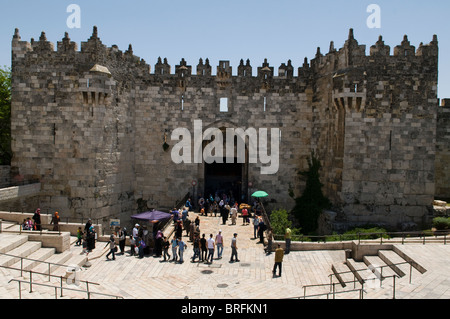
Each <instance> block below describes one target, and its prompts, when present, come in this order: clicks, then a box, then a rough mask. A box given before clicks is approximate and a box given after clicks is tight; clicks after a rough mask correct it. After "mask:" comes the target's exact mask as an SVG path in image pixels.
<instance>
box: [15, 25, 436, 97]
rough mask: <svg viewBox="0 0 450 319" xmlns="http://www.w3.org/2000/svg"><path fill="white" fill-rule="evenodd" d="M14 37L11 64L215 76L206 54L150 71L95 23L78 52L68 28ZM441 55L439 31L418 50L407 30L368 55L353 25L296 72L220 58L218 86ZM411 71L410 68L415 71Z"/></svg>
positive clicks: (269, 84) (422, 61)
mask: <svg viewBox="0 0 450 319" xmlns="http://www.w3.org/2000/svg"><path fill="white" fill-rule="evenodd" d="M12 42H13V43H12V53H13V54H12V59H13V66H14V65H16V64H17V63H18V62H19V61H24V60H27V59H28V60H29V61H33V62H36V61H49V59H52V61H49V62H52V63H54V64H55V67H56V65H57V64H58V63H59V62H64V63H72V64H74V65H75V64H77V65H80V66H81V65H82V66H83V67H84V68H85V71H89V70H90V69H91V68H92V67H93V66H94V65H95V64H99V65H103V66H106V67H107V68H109V69H110V72H111V74H112V76H113V77H115V78H117V79H121V78H125V79H126V78H127V76H126V73H132V72H133V74H132V77H136V76H140V77H142V78H150V77H151V75H155V76H157V77H161V76H164V77H170V76H172V77H176V78H180V77H181V78H189V77H192V76H194V77H195V76H199V77H201V76H207V77H210V76H212V67H211V65H210V64H209V60H208V59H206V61H205V63H204V62H203V60H202V59H200V60H199V63H198V64H197V66H196V70H195V73H193V68H192V67H191V66H188V65H187V62H186V61H185V60H184V59H182V60H181V61H180V64H179V65H177V66H176V67H175V73H174V74H172V73H171V72H172V71H171V68H170V65H169V63H168V61H167V59H166V58H165V59H164V60H162V59H161V57H159V58H158V60H157V63H156V64H155V67H154V72H153V73H151V67H150V66H149V65H148V64H147V63H146V62H145V61H144V60H143V59H141V58H139V57H138V56H135V55H134V52H133V49H132V46H131V44H130V46H129V48H128V50H126V51H125V52H122V51H120V50H119V49H118V47H117V46H116V45H113V46H112V47H107V46H106V45H104V44H103V43H102V41H101V39H100V37H99V35H98V30H97V27H94V28H93V32H92V35H91V37H90V38H89V39H88V40H87V41H85V42H82V43H81V49H80V51H78V45H77V44H76V43H75V42H73V41H71V40H70V38H69V35H68V33H65V34H64V38H63V39H62V40H61V41H58V42H57V45H56V51H55V45H54V44H53V43H51V42H50V41H48V40H47V37H46V35H45V32H42V33H41V35H40V37H39V41H34V40H33V39H32V40H31V42H26V41H21V38H20V35H19V30H17V29H16V31H15V34H14V36H13V41H12ZM437 56H438V42H437V36H434V37H433V41H432V42H431V43H430V44H428V45H424V44H423V43H421V44H420V46H419V47H418V49H417V50H416V48H415V47H414V46H413V45H411V43H410V42H409V40H408V37H407V36H406V35H405V37H404V39H403V41H402V42H401V44H400V45H397V46H395V47H394V50H393V54H392V55H391V48H390V46H388V45H385V43H384V41H383V39H382V37H381V36H380V38H379V39H378V41H377V42H376V43H375V44H374V45H372V46H371V47H370V53H369V55H366V46H365V45H360V44H359V43H358V41H357V40H356V39H355V37H354V32H353V29H350V31H349V36H348V39H347V40H346V41H345V44H344V46H343V47H342V48H341V49H339V50H337V49H336V48H335V45H334V42H333V41H332V42H331V43H330V49H329V52H328V53H327V54H323V53H322V52H321V49H320V48H318V49H317V52H316V54H315V56H314V58H313V59H312V60H311V61H309V62H308V59H307V58H305V62H304V64H303V65H302V66H300V67H299V68H298V70H297V74H296V75H295V74H294V66H293V65H292V62H291V60H289V61H288V62H287V63H282V64H281V65H280V66H279V67H278V72H277V74H275V68H274V67H273V66H270V65H269V63H268V62H267V59H265V60H264V62H263V63H262V66H260V67H258V68H257V73H256V75H255V76H254V75H253V74H252V66H251V65H250V61H249V60H246V63H245V64H244V60H241V61H240V64H239V66H238V67H237V75H233V74H232V66H231V65H230V63H229V61H220V62H219V65H218V66H217V72H216V75H215V77H216V83H217V84H218V85H219V86H220V87H226V86H227V85H230V84H231V82H232V79H233V78H235V77H238V78H240V77H242V78H253V79H254V81H255V85H256V86H258V87H261V88H264V89H270V88H275V87H277V85H276V84H275V83H274V82H273V81H281V80H286V79H294V80H300V81H305V80H307V79H310V78H311V76H316V77H317V76H323V75H325V74H327V73H329V74H331V73H334V74H335V73H337V72H342V70H347V69H350V68H354V67H356V68H361V67H362V68H367V69H370V68H373V67H374V66H376V67H379V68H385V67H389V66H390V65H394V66H395V64H396V63H405V62H407V61H414V63H419V64H418V65H414V67H416V68H421V66H422V65H427V67H428V68H429V67H432V66H434V65H436V68H437ZM381 61H384V62H383V63H384V65H381V64H379V63H382V62H381ZM386 63H387V64H388V65H386ZM224 65H226V67H224ZM124 71H126V72H124ZM135 71H137V72H135ZM408 72H411V70H409V71H408ZM417 72H420V70H417ZM360 82H361V81H360ZM177 83H178V85H181V86H183V85H187V82H186V80H185V79H182V80H177ZM354 84H357V83H350V87H348V88H349V89H350V90H351V86H353V85H354ZM360 84H361V83H360Z"/></svg>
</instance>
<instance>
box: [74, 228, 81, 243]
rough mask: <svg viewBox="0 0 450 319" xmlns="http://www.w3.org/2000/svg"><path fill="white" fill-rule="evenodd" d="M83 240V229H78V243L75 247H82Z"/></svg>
mask: <svg viewBox="0 0 450 319" xmlns="http://www.w3.org/2000/svg"><path fill="white" fill-rule="evenodd" d="M82 239H83V231H82V230H81V227H78V230H77V242H76V243H75V245H77V246H80V245H81V242H82Z"/></svg>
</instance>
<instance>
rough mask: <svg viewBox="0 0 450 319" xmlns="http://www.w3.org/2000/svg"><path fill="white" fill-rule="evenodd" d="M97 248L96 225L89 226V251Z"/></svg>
mask: <svg viewBox="0 0 450 319" xmlns="http://www.w3.org/2000/svg"><path fill="white" fill-rule="evenodd" d="M94 249H95V229H94V226H91V227H90V228H89V232H88V233H87V251H88V252H91V251H92V250H94Z"/></svg>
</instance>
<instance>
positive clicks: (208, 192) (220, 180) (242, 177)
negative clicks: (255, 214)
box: [203, 127, 248, 203]
mask: <svg viewBox="0 0 450 319" xmlns="http://www.w3.org/2000/svg"><path fill="white" fill-rule="evenodd" d="M219 130H220V131H221V132H222V136H223V149H224V154H226V153H225V149H226V144H227V143H226V127H220V128H219ZM238 138H240V137H238V136H234V144H233V145H234V152H233V154H234V157H230V158H227V157H225V155H224V157H223V160H222V163H217V162H213V163H210V164H208V163H207V162H204V196H205V197H208V198H209V197H210V196H212V197H213V198H215V197H216V195H218V196H219V198H221V199H222V197H223V195H226V196H227V197H228V198H229V199H230V200H233V201H237V202H239V203H241V202H246V201H247V196H248V147H247V144H246V143H244V144H245V161H244V163H240V162H239V161H238V158H237V154H238V152H237V144H238V143H237V139H238ZM211 142H212V141H203V150H204V149H205V147H206V146H207V145H208V144H209V143H211ZM244 142H245V141H244Z"/></svg>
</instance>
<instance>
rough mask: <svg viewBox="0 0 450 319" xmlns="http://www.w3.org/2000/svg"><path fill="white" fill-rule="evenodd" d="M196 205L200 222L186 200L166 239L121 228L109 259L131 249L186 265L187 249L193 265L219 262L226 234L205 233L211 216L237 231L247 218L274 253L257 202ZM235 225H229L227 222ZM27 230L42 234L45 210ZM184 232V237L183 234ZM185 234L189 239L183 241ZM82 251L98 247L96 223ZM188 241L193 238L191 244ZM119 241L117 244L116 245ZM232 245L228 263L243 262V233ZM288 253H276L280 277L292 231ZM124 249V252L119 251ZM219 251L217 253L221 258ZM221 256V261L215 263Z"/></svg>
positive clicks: (218, 199)
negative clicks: (204, 220)
mask: <svg viewBox="0 0 450 319" xmlns="http://www.w3.org/2000/svg"><path fill="white" fill-rule="evenodd" d="M196 203H197V207H196V208H197V212H198V214H196V215H197V216H195V219H194V218H192V217H191V216H192V215H191V216H190V212H191V211H192V210H193V209H194V207H193V206H194V205H193V202H192V201H191V199H190V198H189V199H187V201H186V203H185V205H184V206H182V207H181V208H180V209H176V208H174V209H173V210H172V211H171V212H170V213H171V214H172V220H173V223H174V231H173V236H172V234H170V235H169V237H171V238H168V237H166V236H165V235H164V234H163V232H162V230H161V229H155V228H154V229H152V230H151V231H149V230H148V229H147V226H146V225H142V226H141V225H140V224H139V223H136V224H135V225H134V227H133V229H132V231H131V234H128V233H127V229H126V228H121V227H118V229H116V232H115V233H113V234H112V235H111V236H110V238H109V241H108V242H107V243H106V246H105V249H106V247H109V252H108V253H107V254H106V258H107V259H108V260H110V258H109V257H110V256H112V260H115V259H116V256H117V255H125V251H126V244H127V242H128V245H129V249H130V250H129V256H136V257H137V258H144V256H146V255H147V256H148V255H152V256H153V257H157V258H161V260H160V262H171V263H180V264H181V263H184V261H185V258H184V255H185V252H186V250H187V249H188V247H190V246H192V250H193V254H192V256H191V258H190V259H191V262H192V263H195V262H203V263H207V264H212V263H213V261H214V259H216V260H220V259H222V258H223V252H224V247H225V245H226V244H225V238H224V236H223V232H222V230H221V229H218V230H217V232H216V233H215V234H213V233H210V234H205V233H202V232H201V222H202V219H200V217H208V216H211V217H212V216H214V217H217V216H220V217H221V222H222V225H223V227H226V226H227V225H229V226H234V225H237V224H238V223H239V221H238V217H239V215H240V217H241V218H242V225H243V226H247V225H250V226H253V227H252V228H253V239H254V240H256V239H258V240H259V241H258V243H261V244H263V246H264V244H265V241H264V236H265V235H266V239H267V246H265V248H264V251H265V252H266V254H268V255H269V254H271V253H272V250H273V247H272V242H273V240H272V239H273V233H272V230H271V229H270V228H268V227H267V225H266V224H265V222H264V218H263V214H262V207H261V205H260V203H259V202H258V201H255V202H254V203H253V205H248V204H245V203H241V205H239V204H238V202H237V201H235V200H234V198H233V197H232V196H228V195H227V194H219V193H215V196H212V195H209V196H207V197H203V196H201V195H200V196H199V198H198V201H197V202H196ZM229 219H230V220H231V221H230V223H228V220H229ZM59 220H60V217H59V214H58V213H57V212H56V213H55V215H54V216H53V218H52V222H51V223H52V224H53V225H54V228H53V230H58V224H59ZM22 227H23V229H24V230H25V229H26V230H40V229H41V216H40V209H37V210H36V211H35V214H34V216H33V217H32V218H27V219H25V220H24V221H23V225H22ZM183 231H185V234H183ZM183 235H184V236H183ZM76 236H77V241H76V245H77V246H82V248H83V250H82V253H83V254H87V255H88V254H89V253H90V252H92V251H93V250H94V249H95V242H96V240H97V233H96V230H95V227H94V226H93V225H92V220H91V219H89V220H88V222H87V223H86V225H85V227H84V229H82V228H81V227H79V228H78V231H77V235H76ZM183 237H185V238H186V239H188V240H187V241H188V243H186V241H185V239H184V238H183ZM116 240H117V243H118V245H117V243H116ZM229 240H230V246H229V247H230V248H231V249H230V260H229V262H230V263H232V262H239V261H240V260H239V259H238V233H234V234H233V236H232V238H230V239H229ZM285 240H286V250H285V251H284V250H283V253H282V252H281V250H280V247H277V249H275V252H276V256H275V264H274V269H273V273H274V276H275V269H276V268H278V269H279V276H281V262H282V259H283V258H282V255H283V254H284V253H286V254H288V253H289V250H290V240H291V231H290V229H287V230H286V234H285ZM119 249H120V252H119ZM216 252H217V253H216ZM215 254H216V258H214V256H215Z"/></svg>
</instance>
